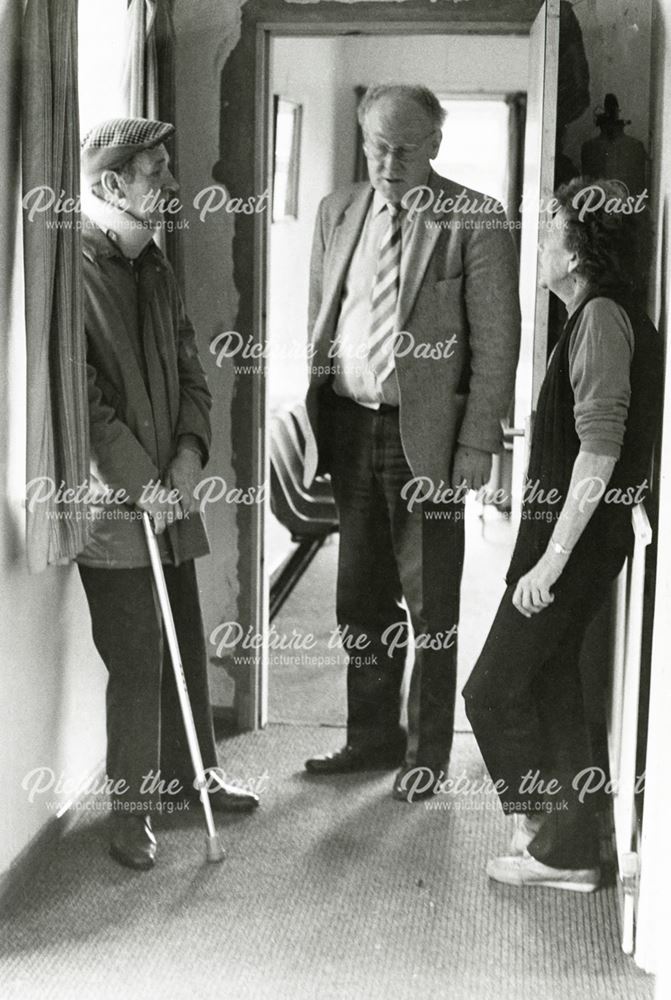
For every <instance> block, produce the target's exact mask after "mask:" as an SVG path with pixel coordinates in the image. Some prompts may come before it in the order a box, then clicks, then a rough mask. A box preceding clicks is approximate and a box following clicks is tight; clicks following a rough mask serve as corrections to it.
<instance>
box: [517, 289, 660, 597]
mask: <svg viewBox="0 0 671 1000" xmlns="http://www.w3.org/2000/svg"><path fill="white" fill-rule="evenodd" d="M597 297H608V298H612V299H614V300H615V301H616V302H618V304H619V305H621V306H622V308H623V309H624V310H625V312H626V313H627V315H628V317H629V320H630V322H631V325H632V329H633V331H634V354H633V358H632V362H631V369H630V383H631V398H630V402H629V412H628V415H627V424H626V430H625V435H624V442H623V445H622V451H621V454H620V458H619V459H618V461H617V463H616V465H615V468H614V470H613V475H612V477H611V479H610V481H609V483H608V484H607V485H606V487H605V491H603V490H602V496H601V499H600V500H599V501H598V503H597V501H596V500H595V501H594V502H595V503H596V509H595V511H594V513H593V515H592V518H591V520H590V521H589V523H588V525H587V527H586V528H585V530H584V532H583V533H582V535H581V536H580V538H579V540H578V542H577V543H576V546H575V549H574V550H573V552H572V554H571V556H570V558H569V560H568V563H567V565H566V568H565V569H564V572H563V573H562V575H561V577H560V578H559V580H558V582H557V584H556V586H555V591H556V590H557V589H558V588H559V587H561V589H564V588H568V587H570V586H571V582H572V581H573V580H575V579H576V577H579V576H580V575H581V574H582V572H583V568H584V567H585V566H586V565H590V566H594V565H598V564H600V563H604V564H605V563H606V562H608V563H609V564H613V562H614V561H615V562H617V559H618V557H621V559H622V560H623V559H624V557H625V555H626V553H627V552H628V551H629V550H630V547H631V542H632V531H631V511H632V507H633V505H634V504H635V503H636V501H637V500H640V499H642V498H643V496H644V495H645V493H646V492H647V485H649V482H650V468H651V461H652V451H653V445H654V442H655V438H656V436H657V431H658V425H659V419H660V414H661V401H662V386H663V372H662V350H661V339H660V337H659V334H658V333H657V331H656V329H655V328H654V326H653V325H652V323H651V322H650V320H649V319H648V317H647V316H646V315H645V314H644V313H643V312H641V311H640V310H638V309H636V308H635V307H633V306H632V305H630V304H628V303H626V302H625V301H624V300H621V299H619V298H617V297H616V296H614V295H610V294H608V293H604V292H596V293H593V294H591V295H588V296H587V297H586V298H585V299H584V300H583V302H582V303H581V304H580V306H579V307H578V308H577V309H576V311H575V312H574V313H573V315H572V316H570V317H569V319H568V320H567V322H566V324H565V326H564V329H563V331H562V333H561V336H560V338H559V341H558V343H557V346H556V348H555V350H554V352H553V354H552V357H551V358H550V364H549V365H548V369H547V372H546V374H545V379H544V381H543V385H542V388H541V391H540V394H539V397H538V406H537V410H536V416H535V419H534V426H533V434H532V438H531V453H530V457H529V468H528V470H527V491H526V499H525V502H524V503H523V507H522V520H521V523H520V530H519V534H518V536H517V541H516V544H515V550H514V552H513V557H512V561H511V563H510V567H509V569H508V574H507V576H506V581H507V583H509V584H512V583H516V582H517V580H519V578H520V577H521V576H523V575H524V574H525V573H527V572H528V571H529V570H530V569H531V568H532V566H535V564H536V563H537V562H538V560H539V559H540V557H541V556H542V555H543V552H544V551H545V549H546V548H547V545H548V542H549V541H550V537H551V535H552V532H553V531H554V527H555V524H556V521H557V519H558V517H559V515H560V513H561V510H562V507H563V505H564V500H565V498H566V496H567V493H568V489H569V485H570V482H571V473H572V471H573V464H574V462H575V460H576V457H577V455H578V452H579V451H580V439H579V437H578V434H577V432H576V427H575V418H574V414H573V407H574V402H575V400H574V394H573V387H572V385H571V379H570V375H569V347H570V343H571V335H572V333H573V330H574V329H575V326H576V323H577V322H578V319H579V317H580V315H581V314H582V311H583V309H584V308H585V306H586V305H587V303H588V302H590V301H591V300H592V299H594V298H597ZM643 484H646V487H645V488H644V489H641V488H640V487H641V486H642V485H643ZM598 486H599V484H596V483H595V484H593V486H592V489H593V491H594V492H596V491H597V488H598ZM552 490H554V491H555V492H554V494H552V493H551V492H550V491H552ZM581 495H583V496H584V495H585V494H584V493H583V494H581ZM560 541H561V539H560Z"/></svg>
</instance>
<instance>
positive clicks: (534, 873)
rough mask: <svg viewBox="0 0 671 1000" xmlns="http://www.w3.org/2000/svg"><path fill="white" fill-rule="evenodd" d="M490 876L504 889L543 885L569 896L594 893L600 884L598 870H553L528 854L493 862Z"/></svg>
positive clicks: (489, 870) (488, 869)
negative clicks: (506, 886) (502, 884)
mask: <svg viewBox="0 0 671 1000" xmlns="http://www.w3.org/2000/svg"><path fill="white" fill-rule="evenodd" d="M487 874H488V875H489V877H490V878H491V879H494V881H495V882H503V883H504V884H505V885H516V886H526V885H532V886H533V885H544V886H547V887H548V888H550V889H568V891H569V892H594V891H595V889H598V888H599V881H600V875H599V869H598V868H551V867H550V865H544V864H543V863H542V862H541V861H537V860H536V858H534V857H532V856H531V855H530V854H529V852H528V851H525V852H524V854H521V855H520V854H516V855H515V856H514V857H507V858H494V860H493V861H489V862H488V863H487Z"/></svg>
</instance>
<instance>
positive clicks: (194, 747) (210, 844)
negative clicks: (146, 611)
mask: <svg viewBox="0 0 671 1000" xmlns="http://www.w3.org/2000/svg"><path fill="white" fill-rule="evenodd" d="M142 521H143V523H144V531H145V535H146V536H147V547H148V549H149V558H150V560H151V568H152V572H153V574H154V583H155V584H156V590H157V593H158V601H159V604H160V606H161V616H162V618H163V625H164V626H165V634H166V637H167V639H168V646H169V648H170V659H171V660H172V669H173V671H174V674H175V684H176V685H177V694H178V695H179V705H180V708H181V710H182V719H183V720H184V729H185V730H186V739H187V743H188V744H189V754H190V755H191V763H192V765H193V770H194V772H195V775H196V781H197V783H198V789H199V792H200V801H201V803H202V806H203V812H204V813H205V825H206V826H207V860H208V861H211V862H218V861H223V860H224V858H225V856H226V855H225V852H224V849H223V847H222V846H221V844H220V843H219V838H218V837H217V831H216V830H215V828H214V819H213V818H212V806H211V805H210V798H209V795H208V792H207V779H206V777H205V768H204V767H203V758H202V756H201V753H200V747H199V746H198V736H197V734H196V726H195V723H194V721H193V712H192V710H191V702H190V701H189V691H188V688H187V686H186V678H185V676H184V668H183V667H182V658H181V656H180V653H179V643H178V642H177V632H176V631H175V622H174V619H173V617H172V608H171V607H170V599H169V597H168V588H167V587H166V584H165V576H164V574H163V566H162V565H161V557H160V555H159V551H158V542H157V541H156V535H155V534H154V529H153V527H152V522H151V518H150V517H149V514H148V513H147V512H146V511H143V512H142Z"/></svg>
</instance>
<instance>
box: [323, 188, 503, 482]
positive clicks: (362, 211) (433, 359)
mask: <svg viewBox="0 0 671 1000" xmlns="http://www.w3.org/2000/svg"><path fill="white" fill-rule="evenodd" d="M427 187H428V188H430V189H431V192H429V191H428V190H427V191H426V192H425V194H424V195H423V201H422V203H423V204H428V205H429V207H427V208H426V209H425V210H424V211H421V212H418V213H417V214H416V216H415V219H414V223H413V227H412V232H411V235H410V237H409V240H408V245H407V246H406V247H405V248H404V251H403V259H402V264H401V278H400V288H399V298H398V312H397V319H398V327H397V328H398V329H399V330H403V331H407V333H408V334H410V335H411V337H406V338H402V339H401V342H400V347H401V351H400V353H397V356H396V373H397V377H398V386H399V394H400V431H401V440H402V443H403V449H404V451H405V455H406V458H407V460H408V464H409V465H410V468H411V469H412V472H413V475H415V476H428V477H430V478H431V479H432V480H433V482H434V483H435V484H436V486H438V485H439V483H440V481H441V480H442V481H443V482H444V483H445V484H449V479H450V471H451V465H452V456H453V452H454V449H455V444H457V443H458V444H461V445H466V446H471V447H473V448H479V449H481V450H483V451H489V452H491V453H495V452H497V451H498V450H499V449H500V447H501V421H502V420H503V419H504V418H505V416H506V414H507V412H508V408H509V406H510V402H511V399H512V396H513V390H514V384H515V370H516V368H517V359H518V354H519V338H520V308H519V296H518V273H517V255H516V252H515V246H514V243H513V240H512V237H511V234H510V231H509V230H508V229H507V228H505V226H504V225H503V224H502V223H504V220H505V215H504V214H503V211H502V209H501V207H500V206H499V212H498V213H494V212H492V211H486V210H485V209H484V208H483V202H484V201H485V196H484V195H482V194H481V193H479V192H477V191H473V190H471V189H469V188H463V187H462V186H461V185H459V184H455V183H454V182H453V181H450V180H447V179H446V178H444V177H440V176H439V175H438V174H435V173H433V172H432V174H431V177H430V179H429V184H428V186H427ZM460 192H464V194H463V195H462V198H461V205H463V203H464V201H467V202H468V204H467V206H466V208H465V210H463V211H462V210H459V211H456V210H455V209H454V208H453V207H451V206H450V203H449V201H448V199H452V206H454V205H455V202H456V199H457V197H458V196H459V194H460ZM372 196H373V189H372V187H371V185H370V184H369V183H367V182H364V183H361V184H354V185H351V186H349V187H347V188H343V189H340V190H337V191H335V192H333V194H330V195H328V196H327V197H326V198H324V199H323V200H322V202H321V204H320V206H319V211H318V215H317V221H316V226H315V235H314V242H313V248H312V260H311V265H310V303H309V310H308V329H309V338H310V345H311V355H312V356H311V359H310V362H309V364H310V385H309V389H308V394H307V400H306V406H307V412H308V418H309V422H310V425H311V427H312V431H313V434H314V438H313V439H312V440H311V439H309V438H308V441H307V448H306V461H305V476H304V480H305V485H306V486H309V485H310V484H311V483H312V481H313V479H314V477H315V475H316V473H317V468H318V464H319V455H318V444H317V442H318V441H319V409H320V395H321V393H320V389H321V387H322V386H323V385H324V383H326V382H328V381H329V380H330V379H331V374H330V373H329V372H328V368H329V367H331V369H332V367H333V365H334V364H336V363H337V358H336V359H334V358H333V357H329V349H330V346H331V344H332V342H333V337H334V334H335V330H336V326H337V322H338V314H339V311H340V301H341V297H342V289H343V283H344V280H345V277H346V275H347V270H348V267H349V263H350V260H351V258H352V254H353V252H354V249H355V247H356V245H357V242H358V239H359V235H360V233H361V230H362V227H363V223H364V220H365V218H366V213H367V211H368V207H369V205H370V202H371V199H372ZM476 202H477V204H475V203H476ZM429 203H430V204H429ZM490 204H491V205H497V204H498V203H496V202H493V200H491V199H490ZM450 341H451V342H452V347H451V348H450V349H449V350H448V349H446V348H444V345H446V344H447V343H448V342H450ZM418 345H420V346H419V347H418ZM409 348H412V349H409ZM432 348H433V351H432ZM432 354H433V356H431V355H432ZM422 355H428V356H422ZM436 355H437V356H436ZM444 355H449V356H444Z"/></svg>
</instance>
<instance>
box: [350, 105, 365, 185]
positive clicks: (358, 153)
mask: <svg viewBox="0 0 671 1000" xmlns="http://www.w3.org/2000/svg"><path fill="white" fill-rule="evenodd" d="M365 93H366V88H365V87H361V86H359V87H355V88H354V94H355V96H356V106H357V108H358V107H359V105H360V104H361V98H362V97H363V95H364V94H365ZM352 180H353V181H354V182H355V183H358V182H359V181H367V180H368V165H367V163H366V154H365V153H364V151H363V132H362V130H361V125H360V124H359V116H358V115H357V119H356V140H355V143H354V176H353V178H352Z"/></svg>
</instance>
